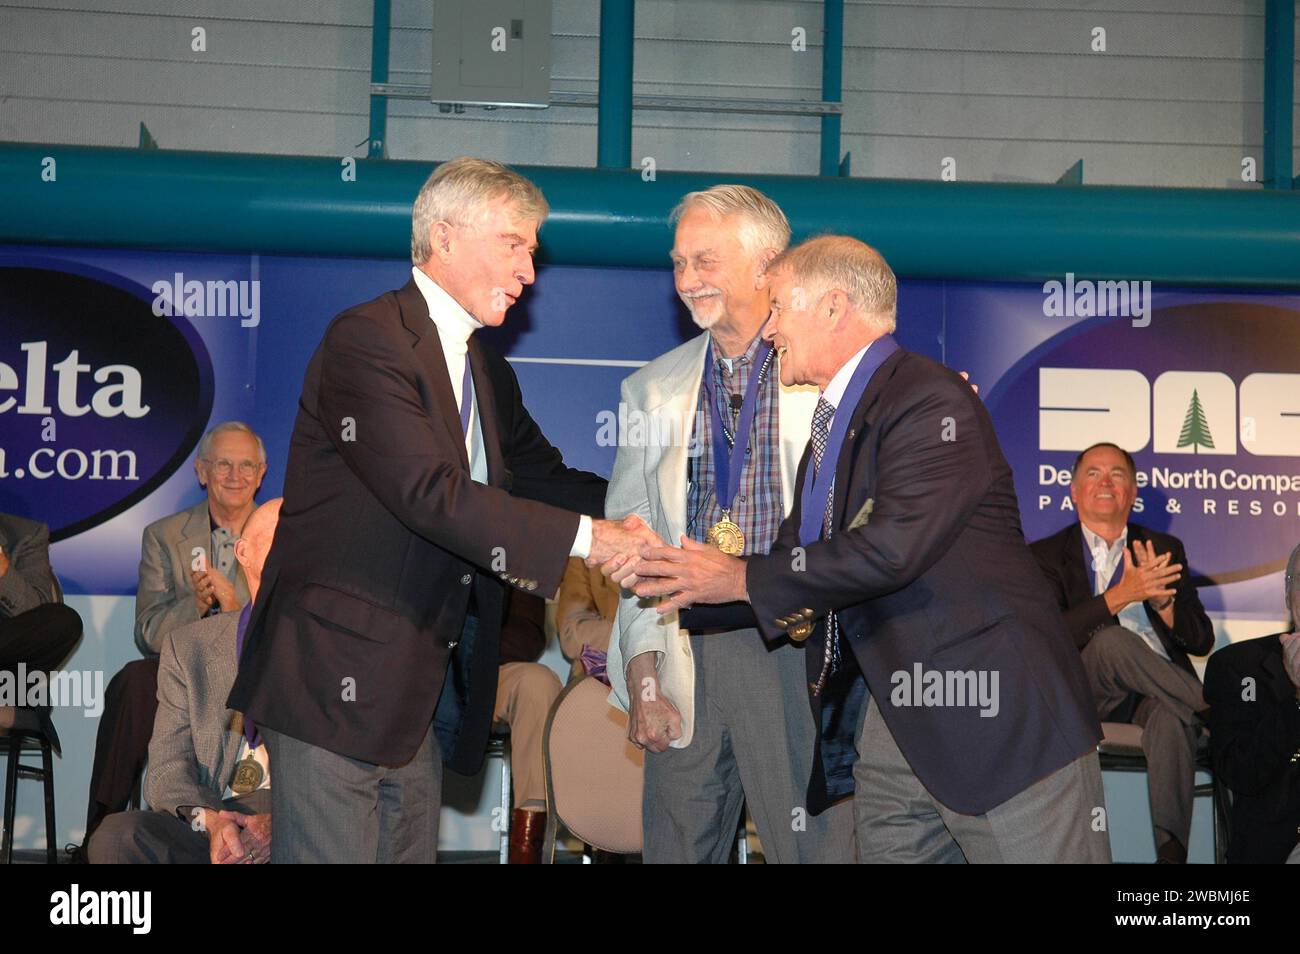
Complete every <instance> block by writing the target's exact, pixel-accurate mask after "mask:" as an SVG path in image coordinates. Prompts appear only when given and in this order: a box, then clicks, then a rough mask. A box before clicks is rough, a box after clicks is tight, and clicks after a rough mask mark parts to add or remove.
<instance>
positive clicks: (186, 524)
mask: <svg viewBox="0 0 1300 954" xmlns="http://www.w3.org/2000/svg"><path fill="white" fill-rule="evenodd" d="M194 472H195V474H196V475H197V476H198V479H199V485H200V486H201V487H203V488H204V489H205V490H206V491H207V498H206V499H205V500H203V501H201V502H200V503H198V504H196V505H194V506H193V507H190V508H189V509H188V510H182V511H181V512H180V513H174V514H172V515H171V516H169V517H164V518H162V519H161V520H158V521H156V522H154V523H151V524H150V525H149V526H147V527H145V530H144V539H143V542H142V544H141V553H140V585H139V589H138V590H137V592H136V598H135V643H136V645H137V646H138V647H139V648H140V652H141V653H143V654H144V655H145V658H144V659H141V660H137V661H136V662H131V663H127V664H126V666H124V667H123V668H122V670H121V671H120V672H119V673H118V674H117V675H116V676H114V677H113V679H112V680H111V681H110V682H109V684H108V690H107V692H106V693H105V699H104V713H103V715H102V717H101V718H100V722H99V732H98V735H97V738H96V740H95V762H94V767H93V769H92V770H91V776H90V806H89V809H88V811H87V819H86V839H87V840H89V838H90V835H91V834H92V833H93V832H94V830H95V828H96V827H98V825H99V822H100V821H101V820H102V819H103V818H104V816H105V815H107V814H109V813H111V812H116V811H121V810H122V809H124V808H125V807H126V804H127V801H128V800H129V799H130V797H131V793H132V791H133V790H134V788H135V785H136V780H137V779H138V778H139V775H140V771H141V769H142V768H143V767H144V763H145V759H146V756H147V753H148V749H149V736H150V734H151V733H152V731H153V724H154V714H155V713H156V711H157V707H158V698H157V696H158V654H159V652H160V651H161V649H162V646H163V645H164V643H165V642H166V640H167V636H168V634H169V633H171V632H173V631H174V630H177V629H179V628H180V627H182V626H186V625H188V624H190V623H194V622H197V621H198V620H200V619H204V618H206V617H209V616H214V615H216V614H218V613H229V612H231V611H233V610H237V609H240V608H241V607H242V606H243V605H244V604H245V603H247V602H248V582H247V580H246V579H245V578H244V573H243V570H242V569H241V568H240V566H239V563H238V562H237V561H236V560H235V543H236V542H237V541H238V540H239V537H240V534H241V533H242V532H243V529H244V524H245V523H247V522H248V518H249V517H250V516H251V515H252V513H253V511H254V510H255V509H256V507H257V504H256V502H255V501H254V499H253V497H254V495H255V494H256V493H257V489H258V487H260V486H261V484H262V478H263V477H264V476H265V475H266V448H265V446H263V444H262V439H261V438H260V437H258V436H257V434H255V433H254V432H253V430H252V428H250V427H249V426H248V425H247V424H244V423H242V422H240V421H225V422H224V423H221V424H218V425H216V426H215V427H214V428H212V430H210V431H208V433H207V434H205V435H204V436H203V440H202V441H200V442H199V451H198V456H197V458H196V459H195V461H194Z"/></svg>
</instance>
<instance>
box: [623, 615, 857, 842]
mask: <svg viewBox="0 0 1300 954" xmlns="http://www.w3.org/2000/svg"><path fill="white" fill-rule="evenodd" d="M691 652H692V654H693V655H694V657H695V734H694V737H693V738H692V740H691V744H690V745H688V746H687V747H686V748H684V749H674V748H670V749H668V750H667V751H665V752H659V753H653V752H650V753H647V754H646V760H645V795H644V801H643V806H642V812H643V820H644V821H643V823H644V828H645V844H644V847H643V849H642V857H643V858H644V860H645V861H646V862H647V863H650V864H655V863H675V864H687V863H709V864H724V863H726V861H727V859H728V857H729V855H730V853H731V848H732V845H734V844H735V838H736V828H737V825H738V824H739V821H740V811H741V805H742V803H747V804H748V806H749V813H750V815H751V816H752V817H753V819H754V826H755V827H756V828H757V829H758V837H759V840H760V841H761V842H762V844H763V857H764V859H765V860H766V861H768V862H769V863H795V862H799V863H809V862H813V863H815V862H851V861H852V860H853V856H854V855H853V819H852V811H851V807H850V805H849V803H848V802H847V801H846V802H844V803H842V804H840V805H836V806H834V807H833V808H831V809H829V810H827V811H825V812H823V813H822V814H820V815H818V816H816V817H811V816H809V815H808V812H807V809H806V808H805V807H804V806H805V805H806V804H807V796H806V794H805V793H806V791H807V786H808V779H809V776H810V774H811V771H812V753H813V741H814V728H813V720H812V712H811V710H810V709H809V706H808V688H807V684H806V681H805V677H804V656H803V653H804V651H803V649H801V648H795V647H793V646H791V645H789V644H788V643H786V644H782V645H781V646H780V647H779V648H777V649H774V650H771V651H769V650H768V648H767V645H766V644H765V643H764V642H763V639H762V637H761V636H759V634H758V630H755V629H743V630H736V631H735V632H730V633H715V634H709V635H703V636H692V637H691Z"/></svg>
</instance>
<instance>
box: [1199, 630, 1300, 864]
mask: <svg viewBox="0 0 1300 954" xmlns="http://www.w3.org/2000/svg"><path fill="white" fill-rule="evenodd" d="M1247 678H1250V679H1253V680H1254V693H1253V694H1254V700H1253V701H1247V700H1245V699H1243V698H1242V696H1243V694H1244V693H1245V689H1246V686H1247V685H1248V684H1247V683H1245V681H1244V680H1246V679H1247ZM1205 701H1206V702H1208V703H1209V704H1210V752H1211V755H1212V757H1213V759H1214V771H1215V772H1216V773H1218V775H1219V778H1221V779H1222V780H1223V781H1224V783H1225V784H1226V785H1227V786H1228V788H1230V789H1232V792H1233V795H1234V798H1233V802H1232V824H1231V832H1232V834H1231V837H1230V838H1229V840H1228V861H1229V862H1233V863H1246V864H1281V863H1282V862H1284V861H1286V858H1287V855H1288V854H1289V853H1290V852H1291V850H1292V849H1293V848H1294V847H1295V845H1296V842H1297V840H1298V838H1300V836H1298V835H1297V831H1300V705H1298V704H1297V703H1296V687H1295V685H1294V684H1293V683H1292V682H1291V679H1290V677H1289V676H1287V674H1286V670H1285V669H1284V668H1283V666H1282V643H1281V642H1280V640H1279V639H1278V637H1277V636H1262V637H1260V638H1259V639H1247V640H1245V641H1243V642H1240V643H1233V644H1232V645H1231V646H1225V647H1224V648H1223V649H1220V650H1219V651H1218V652H1216V653H1214V654H1213V655H1212V656H1210V661H1209V663H1208V664H1207V666H1206V668H1205Z"/></svg>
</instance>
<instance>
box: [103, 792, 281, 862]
mask: <svg viewBox="0 0 1300 954" xmlns="http://www.w3.org/2000/svg"><path fill="white" fill-rule="evenodd" d="M221 804H222V807H223V808H226V809H229V810H230V811H234V812H241V813H243V814H245V815H260V814H263V813H264V812H268V811H270V810H271V793H270V792H269V791H268V790H266V789H259V790H258V791H256V792H250V793H249V794H247V795H244V796H242V797H239V798H227V799H225V800H224V801H223V802H222V803H221ZM271 844H272V846H273V849H272V850H274V844H275V838H274V835H272V841H271ZM210 856H211V851H210V848H209V843H208V836H207V833H206V832H202V831H195V830H194V826H193V824H192V822H190V821H182V820H181V819H180V818H179V817H177V816H176V815H173V814H171V813H170V812H155V811H142V812H138V811H131V812H114V813H113V814H111V815H106V816H104V820H103V821H102V822H101V823H100V824H99V827H98V828H96V829H95V831H94V833H93V834H92V835H91V836H90V840H89V841H88V842H87V843H86V858H87V860H88V861H89V862H90V863H91V864H92V865H206V864H207V863H208V861H209V860H210Z"/></svg>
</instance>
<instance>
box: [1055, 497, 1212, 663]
mask: <svg viewBox="0 0 1300 954" xmlns="http://www.w3.org/2000/svg"><path fill="white" fill-rule="evenodd" d="M1128 539H1129V543H1130V544H1131V543H1132V542H1133V541H1135V540H1143V541H1150V542H1151V543H1152V544H1153V545H1154V547H1155V551H1156V556H1159V555H1160V554H1162V553H1172V554H1173V557H1172V560H1171V562H1173V563H1181V564H1182V565H1183V573H1182V576H1180V577H1179V579H1178V584H1177V585H1176V586H1175V587H1174V590H1175V594H1174V628H1173V629H1170V628H1169V627H1168V626H1166V625H1165V621H1164V620H1162V619H1161V618H1160V614H1159V613H1157V612H1155V610H1153V609H1152V608H1151V607H1150V606H1149V605H1148V604H1146V603H1144V604H1142V605H1143V608H1144V609H1145V610H1146V613H1147V619H1149V620H1150V621H1151V627H1152V628H1153V629H1154V630H1155V631H1156V635H1157V636H1159V637H1160V644H1161V645H1162V646H1164V647H1165V652H1167V653H1168V654H1169V658H1170V660H1171V661H1172V662H1173V663H1174V664H1175V665H1176V666H1180V667H1182V668H1183V669H1185V670H1187V672H1189V673H1191V674H1192V675H1193V676H1195V675H1196V670H1195V668H1193V666H1192V663H1191V660H1189V659H1188V658H1187V656H1188V654H1189V653H1190V654H1191V655H1193V656H1204V655H1205V654H1206V653H1208V652H1209V651H1210V650H1211V649H1213V648H1214V626H1213V625H1212V624H1211V623H1210V618H1209V617H1208V616H1206V615H1205V607H1204V606H1202V605H1201V600H1200V597H1198V596H1197V595H1196V587H1194V586H1192V578H1191V574H1190V573H1188V572H1187V552H1186V551H1185V550H1184V549H1183V544H1182V541H1181V540H1179V539H1178V538H1177V537H1175V536H1171V535H1170V534H1168V533H1159V532H1157V531H1155V530H1148V529H1147V528H1146V527H1141V526H1138V525H1137V524H1136V523H1130V524H1129V525H1128ZM1030 549H1031V550H1032V551H1033V553H1034V557H1035V559H1037V560H1038V565H1039V566H1040V567H1042V570H1043V573H1044V574H1046V576H1047V581H1048V583H1049V584H1051V587H1052V593H1053V595H1054V596H1055V597H1056V604H1057V605H1058V606H1059V607H1060V608H1061V613H1062V614H1063V615H1064V616H1065V625H1066V628H1067V629H1069V631H1070V636H1071V637H1072V638H1073V639H1074V645H1076V646H1078V647H1079V649H1080V650H1082V649H1083V647H1085V646H1087V645H1088V641H1089V640H1091V639H1092V635H1093V633H1095V632H1096V631H1097V630H1099V629H1101V628H1102V627H1104V626H1117V625H1119V620H1118V619H1117V618H1116V617H1115V616H1113V615H1111V612H1110V610H1108V609H1107V608H1106V597H1105V596H1104V595H1101V594H1098V595H1096V596H1094V595H1093V593H1092V580H1091V579H1090V578H1089V573H1088V565H1087V564H1086V563H1085V562H1084V560H1083V530H1082V529H1081V528H1080V526H1079V522H1078V521H1077V520H1076V521H1075V522H1074V523H1072V524H1070V525H1069V526H1068V527H1066V528H1065V529H1064V530H1062V531H1060V532H1059V533H1054V534H1052V535H1051V536H1050V537H1044V538H1043V539H1042V540H1039V541H1037V542H1036V543H1033V544H1031V545H1030ZM1198 678H1199V677H1198Z"/></svg>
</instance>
